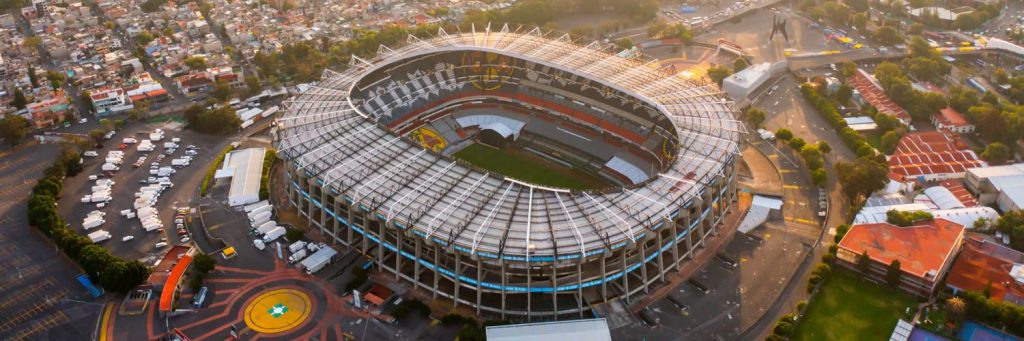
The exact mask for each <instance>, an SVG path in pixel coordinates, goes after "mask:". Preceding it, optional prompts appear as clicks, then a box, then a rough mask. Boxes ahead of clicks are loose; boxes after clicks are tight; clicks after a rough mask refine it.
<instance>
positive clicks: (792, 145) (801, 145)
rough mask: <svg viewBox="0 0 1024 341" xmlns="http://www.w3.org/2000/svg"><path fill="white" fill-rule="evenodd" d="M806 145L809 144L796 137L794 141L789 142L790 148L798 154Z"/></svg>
mask: <svg viewBox="0 0 1024 341" xmlns="http://www.w3.org/2000/svg"><path fill="white" fill-rule="evenodd" d="M776 137H778V136H776ZM806 144H807V142H805V141H804V139H802V138H799V137H794V138H793V139H792V140H789V148H793V150H794V151H796V152H799V151H800V150H801V149H803V148H804V145H806Z"/></svg>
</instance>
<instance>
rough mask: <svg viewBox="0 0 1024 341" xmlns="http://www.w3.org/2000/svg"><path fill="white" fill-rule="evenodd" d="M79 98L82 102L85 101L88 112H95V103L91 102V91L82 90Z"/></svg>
mask: <svg viewBox="0 0 1024 341" xmlns="http://www.w3.org/2000/svg"><path fill="white" fill-rule="evenodd" d="M79 98H81V99H82V103H85V107H86V108H87V109H89V112H96V104H95V103H93V102H92V93H90V92H89V90H82V95H81V96H79Z"/></svg>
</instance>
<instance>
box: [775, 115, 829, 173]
mask: <svg viewBox="0 0 1024 341" xmlns="http://www.w3.org/2000/svg"><path fill="white" fill-rule="evenodd" d="M775 138H777V139H779V141H783V142H786V145H788V146H789V148H792V149H793V151H794V152H796V153H797V154H798V155H800V158H801V159H803V160H804V164H805V165H807V169H808V170H810V172H811V181H812V182H814V184H815V185H817V186H818V187H822V186H824V185H825V181H826V180H828V173H826V172H825V155H826V154H828V153H829V152H830V151H832V146H829V145H828V143H827V142H825V141H818V143H816V144H808V143H807V141H804V139H803V138H799V137H793V132H792V131H790V130H789V129H786V128H781V129H779V130H777V131H776V132H775Z"/></svg>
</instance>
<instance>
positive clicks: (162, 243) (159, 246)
mask: <svg viewBox="0 0 1024 341" xmlns="http://www.w3.org/2000/svg"><path fill="white" fill-rule="evenodd" d="M166 246H167V242H158V243H156V247H157V248H162V247H166Z"/></svg>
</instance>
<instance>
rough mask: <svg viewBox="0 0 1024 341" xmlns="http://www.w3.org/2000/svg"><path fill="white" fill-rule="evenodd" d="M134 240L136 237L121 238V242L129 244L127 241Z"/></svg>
mask: <svg viewBox="0 0 1024 341" xmlns="http://www.w3.org/2000/svg"><path fill="white" fill-rule="evenodd" d="M132 239H135V236H124V238H121V241H122V242H127V241H129V240H132Z"/></svg>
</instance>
